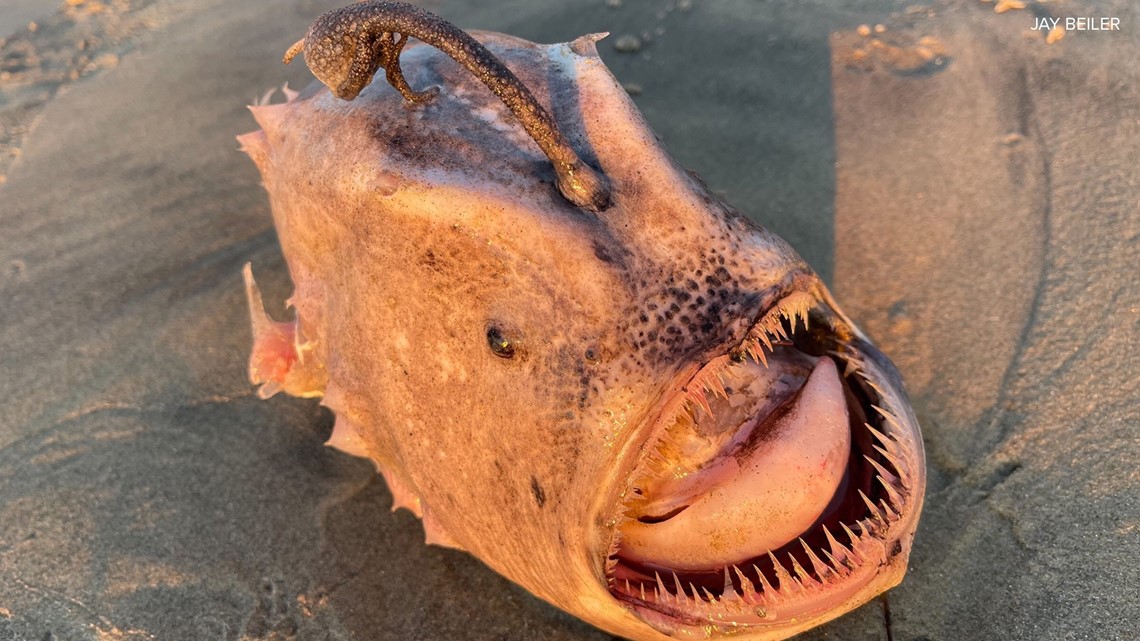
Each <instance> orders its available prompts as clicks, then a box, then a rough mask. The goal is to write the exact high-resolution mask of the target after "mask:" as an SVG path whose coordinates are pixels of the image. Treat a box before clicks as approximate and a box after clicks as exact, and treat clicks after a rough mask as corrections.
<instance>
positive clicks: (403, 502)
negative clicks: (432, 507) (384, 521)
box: [380, 467, 431, 543]
mask: <svg viewBox="0 0 1140 641" xmlns="http://www.w3.org/2000/svg"><path fill="white" fill-rule="evenodd" d="M380 474H381V475H382V476H383V477H384V482H385V483H387V484H388V491H389V492H391V493H392V511H393V512H395V511H396V510H399V509H401V508H402V509H405V510H407V511H409V512H411V513H412V514H415V515H416V516H417V517H420V518H423V516H424V509H423V504H422V503H421V502H420V497H419V496H416V493H415V492H413V491H411V490H410V489H408V487H407V486H406V485H404V483H403V482H401V481H400V478H399V477H398V476H396V475H395V474H392V473H391V472H389V471H388V470H386V469H384V468H383V467H381V468H380ZM428 543H431V541H428Z"/></svg>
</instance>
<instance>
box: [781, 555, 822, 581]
mask: <svg viewBox="0 0 1140 641" xmlns="http://www.w3.org/2000/svg"><path fill="white" fill-rule="evenodd" d="M788 558H789V559H790V560H791V562H792V571H793V572H795V573H796V577H797V578H798V581H797V583H799V584H800V585H802V586H804V587H810V586H812V585H815V584H816V583H817V582H816V580H815V579H813V578H812V577H811V574H809V573H808V571H807V570H805V569H804V568H803V566H802V565H800V562H799V561H797V560H796V557H794V556H792V553H791V552H789V553H788Z"/></svg>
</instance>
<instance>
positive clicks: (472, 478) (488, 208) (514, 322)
mask: <svg viewBox="0 0 1140 641" xmlns="http://www.w3.org/2000/svg"><path fill="white" fill-rule="evenodd" d="M473 35H474V36H475V37H476V38H477V39H478V40H479V41H481V42H482V43H483V44H484V45H485V46H487V47H488V48H489V49H491V51H492V52H494V53H495V54H496V55H497V56H498V57H500V58H501V59H502V60H503V61H504V62H505V63H506V64H507V65H508V66H509V67H510V68H511V69H512V70H513V71H514V72H515V74H516V75H517V76H518V77H519V78H520V80H522V81H523V83H524V84H526V85H527V86H528V87H529V88H530V89H531V91H533V92H534V93H535V95H536V96H537V97H538V99H539V101H540V102H541V103H542V104H544V105H547V106H548V108H550V109H551V111H552V113H553V114H554V116H555V118H556V119H557V121H558V123H559V127H560V129H561V130H562V131H563V133H564V134H565V135H566V137H567V138H568V139H569V140H570V141H571V142H572V144H574V146H575V147H576V148H577V149H578V150H579V152H580V153H581V154H582V155H583V157H584V158H585V159H586V160H587V161H588V162H590V164H592V165H593V166H594V167H597V168H599V169H601V171H602V172H603V173H604V175H605V176H606V178H607V179H608V180H609V182H610V185H611V187H612V198H613V202H612V205H611V206H610V207H609V208H608V209H607V210H606V211H604V212H601V213H597V214H595V213H591V212H587V211H584V210H583V209H580V208H577V207H574V206H573V205H571V204H569V203H568V202H567V201H565V200H564V199H563V198H562V197H561V196H560V195H559V193H558V192H557V191H556V190H555V189H554V188H553V186H552V183H553V175H552V172H551V170H550V168H549V164H548V162H547V161H546V158H545V157H544V156H543V155H542V154H541V153H540V152H539V151H538V149H537V148H536V147H535V146H534V144H533V142H532V141H531V140H530V139H529V138H527V137H526V136H525V134H522V133H520V132H519V131H518V130H517V128H515V127H512V120H511V118H512V117H511V115H510V113H509V112H507V111H506V110H505V109H504V108H503V106H502V103H500V102H499V101H498V99H496V98H495V97H494V96H493V95H491V94H490V93H489V92H488V91H487V90H486V89H485V88H484V87H483V86H482V85H481V84H479V82H478V81H477V80H475V79H474V78H472V77H471V76H470V75H469V74H468V73H467V72H465V71H463V70H462V69H460V68H458V67H457V66H456V65H455V64H454V63H452V62H451V61H450V60H449V59H448V58H446V57H445V56H443V55H442V54H440V53H438V52H437V51H435V50H434V49H431V48H430V47H427V46H422V45H418V44H416V43H413V44H410V45H409V46H408V47H407V48H406V49H405V50H404V53H403V56H402V58H401V62H402V64H403V68H404V72H405V74H406V76H407V79H408V82H409V83H410V84H411V85H412V86H413V87H428V86H438V87H439V88H440V93H439V95H438V96H437V97H436V98H435V99H434V100H432V101H431V102H429V103H426V104H421V105H414V106H410V105H406V104H405V103H404V101H403V99H402V98H401V96H400V95H399V94H398V93H397V92H396V91H395V90H393V89H392V88H391V87H389V86H387V85H385V84H384V83H383V82H382V81H380V82H373V83H372V84H371V85H369V86H368V87H366V88H365V89H364V90H363V91H362V92H361V94H360V95H359V96H358V97H357V98H356V99H355V100H353V101H351V102H346V101H343V100H339V99H337V98H335V97H334V96H333V95H332V94H330V93H329V91H328V90H327V89H325V88H324V87H321V86H319V85H317V86H313V87H310V88H309V89H306V90H305V91H304V92H302V93H301V94H300V95H299V96H296V97H293V98H292V99H290V100H289V101H288V102H286V103H284V104H276V105H262V106H257V107H251V110H252V112H253V115H254V117H255V119H256V120H257V122H258V124H259V125H260V126H261V127H262V129H261V130H260V131H257V132H253V133H250V134H246V135H244V136H241V137H239V140H240V141H241V144H242V147H243V149H244V150H245V151H246V152H247V153H248V154H249V156H250V157H251V159H252V160H253V161H254V163H255V164H256V165H257V166H258V169H259V170H260V171H261V174H262V177H263V181H264V184H265V187H266V190H267V192H268V194H269V197H270V202H271V205H272V211H273V218H274V223H275V226H276V228H277V231H278V235H279V238H280V241H281V246H282V250H283V252H284V254H285V257H286V261H287V263H288V266H289V272H290V275H291V277H292V279H293V283H294V285H295V288H296V289H295V292H294V295H293V296H292V298H291V299H290V304H291V306H292V308H293V309H294V311H295V315H296V319H297V320H296V324H297V326H298V327H299V328H300V329H299V331H301V332H302V333H303V336H304V347H305V351H306V354H305V357H304V358H303V359H296V360H295V361H293V365H292V366H293V367H294V368H303V371H299V372H292V374H291V378H290V380H292V381H296V380H303V381H315V382H316V383H314V384H313V385H312V386H311V387H309V388H305V389H297V388H296V387H295V386H294V387H290V388H287V391H288V392H289V393H291V394H294V395H301V396H307V395H322V396H323V398H324V400H323V403H324V404H325V405H327V406H328V407H329V408H330V409H331V410H333V411H334V412H335V413H336V414H337V416H338V426H341V425H343V426H345V429H351V430H355V431H354V433H352V434H349V435H348V436H350V437H351V439H350V440H351V442H352V443H353V444H354V445H353V448H352V449H353V452H354V453H356V454H363V455H366V456H367V457H368V458H370V459H372V460H373V461H374V462H375V463H376V465H377V466H378V467H379V468H380V469H381V471H382V472H383V474H384V476H385V478H386V479H388V481H389V483H390V484H391V485H393V486H394V487H398V488H399V496H398V497H397V498H398V500H399V501H400V502H401V503H402V504H403V505H404V506H408V507H409V509H422V513H423V521H424V526H425V529H426V530H427V538H428V540H429V541H432V542H437V543H441V544H444V545H448V546H451V547H458V548H461V549H464V550H467V551H468V552H470V553H471V554H473V555H474V556H476V557H478V558H479V559H481V560H482V561H484V562H485V563H486V564H487V565H488V566H490V567H491V568H492V569H494V570H495V571H497V572H499V573H501V574H503V575H504V576H506V577H508V578H510V579H511V580H513V581H515V582H517V583H519V584H520V585H522V586H523V587H525V588H526V589H528V590H530V591H531V592H533V593H534V594H536V595H537V596H539V597H541V598H543V599H545V600H546V601H548V602H550V603H552V604H554V605H555V606H557V607H559V608H561V609H563V610H566V611H568V612H570V613H572V614H575V615H577V616H579V617H581V618H583V619H585V620H587V621H589V622H590V623H592V624H594V625H596V626H598V627H601V628H603V629H606V630H608V631H610V632H612V633H614V634H619V635H622V636H625V637H628V638H632V639H647V640H648V639H665V638H675V637H688V636H694V635H695V636H700V637H704V636H705V633H706V631H708V627H707V626H690V625H680V624H676V623H675V622H670V621H660V620H653V617H645V616H644V613H641V614H639V613H636V612H635V611H634V610H633V609H631V608H629V607H627V606H625V605H623V604H622V603H620V602H618V601H617V600H615V599H614V598H613V597H612V596H611V595H610V593H609V591H608V589H607V587H606V578H605V556H606V553H607V550H608V549H609V545H610V542H611V539H612V537H613V532H614V528H615V525H616V522H617V514H616V513H615V510H616V506H617V505H618V504H619V496H620V494H621V493H622V492H623V491H624V490H625V488H626V482H627V480H628V477H629V475H630V474H631V473H632V471H633V468H634V466H635V465H636V463H637V462H638V460H640V458H641V456H642V455H644V454H645V452H646V450H647V448H648V447H649V445H650V443H651V440H652V438H653V434H652V425H653V422H654V421H653V419H654V418H655V417H656V414H657V413H658V412H659V411H660V408H661V406H662V405H663V403H665V402H666V400H667V398H668V397H669V396H670V394H672V393H674V392H675V391H676V390H678V389H679V388H680V386H681V385H683V384H684V382H685V381H687V380H688V379H689V378H691V377H692V376H693V374H694V373H695V372H696V371H697V370H698V369H699V367H700V366H701V365H702V364H703V363H705V362H708V361H709V360H710V359H712V358H714V357H717V356H721V355H723V354H725V353H726V352H727V351H728V350H729V349H730V348H732V347H733V346H735V345H737V344H739V343H740V342H741V341H742V340H743V339H744V338H745V335H746V333H747V332H748V330H749V328H751V327H752V326H753V325H754V324H755V323H756V322H757V320H758V319H759V317H760V316H761V315H762V314H763V312H764V311H766V310H767V309H768V308H769V307H770V306H771V305H772V304H773V303H775V302H776V301H777V300H779V299H781V298H782V297H783V296H785V295H786V294H787V293H789V292H791V291H793V290H794V291H810V292H813V293H814V294H815V295H816V296H817V297H818V298H819V299H820V300H823V301H827V302H829V303H833V301H831V298H830V295H829V294H827V292H826V289H825V288H824V286H823V284H822V283H821V282H820V281H819V279H818V277H817V276H816V275H815V273H814V272H813V271H812V270H811V268H810V267H809V266H808V265H807V264H806V263H805V262H804V261H803V260H802V259H801V258H800V257H799V256H798V255H797V254H796V253H795V251H794V250H793V249H792V248H791V247H789V246H788V245H787V243H785V242H784V241H783V240H782V239H780V238H779V237H777V236H775V235H774V234H772V233H771V232H769V231H767V230H765V229H763V228H761V227H759V226H758V225H756V224H754V223H752V222H751V221H749V220H748V219H747V218H746V217H744V216H743V215H741V214H739V213H738V212H736V211H735V210H734V209H732V208H731V207H729V206H728V205H726V204H724V203H722V202H720V201H719V200H718V199H717V198H716V197H715V196H713V195H712V194H710V193H709V191H708V190H707V189H706V187H705V186H704V185H703V184H702V183H701V181H700V180H699V178H697V177H695V176H694V175H692V174H690V173H688V172H686V171H684V170H683V169H682V168H680V167H679V166H677V165H676V163H675V162H674V161H673V160H672V159H671V158H670V157H669V156H668V155H667V154H666V153H665V151H664V150H663V149H662V148H661V146H660V145H659V143H658V140H657V139H656V137H655V135H654V134H653V132H652V131H651V130H650V129H649V127H648V126H647V125H646V123H645V122H644V120H643V119H642V117H641V115H640V113H639V112H638V111H637V109H636V107H635V106H634V105H633V103H632V102H631V101H630V100H629V97H628V96H627V94H626V92H625V90H624V89H623V88H622V87H621V85H620V84H619V83H618V82H617V81H616V80H615V79H614V78H613V76H612V75H610V73H609V72H608V70H607V69H606V68H605V66H604V64H603V63H602V62H601V60H600V58H599V57H598V56H597V53H596V50H594V44H593V43H594V41H595V40H596V37H592V36H587V37H584V38H582V39H579V40H578V41H575V42H574V43H567V44H556V45H536V44H533V43H529V42H526V41H524V40H520V39H517V38H514V37H511V36H505V35H502V34H493V33H479V32H475V33H473ZM833 307H834V305H833ZM835 309H838V308H837V307H836V308H835ZM844 320H845V321H846V319H844ZM848 324H849V322H848ZM850 327H851V328H852V332H853V333H852V335H851V337H850V340H851V341H853V342H857V343H859V344H860V346H861V349H862V351H863V353H865V354H869V355H870V356H869V358H870V359H871V360H873V361H875V363H878V364H879V369H880V370H881V372H882V376H881V380H880V384H881V385H883V386H884V388H885V396H886V397H888V400H889V403H888V404H889V405H890V406H891V407H892V408H893V409H896V411H899V412H900V413H901V414H902V415H901V416H900V420H901V421H902V422H904V423H908V424H910V425H914V420H913V414H912V413H910V410H909V405H908V404H907V402H906V398H905V393H904V392H902V387H901V382H900V381H899V380H898V377H897V373H896V372H894V369H893V367H891V366H890V365H889V361H886V359H885V358H882V357H881V355H878V352H877V351H875V350H873V348H872V347H870V345H869V343H866V342H865V339H863V337H862V336H861V335H860V334H858V333H857V330H855V329H854V326H853V325H850ZM492 328H493V329H495V330H497V331H498V332H499V334H501V335H503V336H507V337H508V338H510V339H511V340H512V344H513V345H514V346H515V350H514V354H513V356H512V357H511V358H503V357H500V356H499V355H497V354H496V353H494V352H493V351H492V350H491V349H489V348H488V340H487V337H488V334H489V331H490V329H492ZM258 341H259V337H258V336H257V335H255V349H254V353H255V355H256V354H257V352H258V346H259V345H260V343H259V342H258ZM279 343H280V341H279V340H278V341H277V343H275V345H278V346H279ZM880 361H881V362H880ZM326 381H327V382H326ZM260 382H267V383H270V384H273V383H274V381H272V380H265V381H260ZM899 408H901V410H900V409H899ZM342 419H343V420H342ZM915 438H916V440H917V429H915ZM917 456H918V459H917V461H916V479H917V482H918V483H919V487H918V500H917V504H916V506H915V509H914V510H913V514H912V515H909V516H910V518H909V520H908V521H907V522H906V523H904V526H905V527H900V532H901V533H902V534H901V535H900V537H899V541H900V548H899V550H898V551H896V552H895V553H893V554H889V555H888V554H886V553H885V552H884V554H883V556H884V558H883V565H882V567H881V568H880V569H879V570H878V571H877V572H878V573H877V575H876V576H875V578H874V579H872V580H871V581H870V582H868V584H867V585H866V587H865V589H863V590H861V591H860V593H859V594H856V595H854V596H852V597H851V598H850V599H849V600H848V601H847V602H845V603H843V604H841V605H839V606H838V607H835V608H832V609H831V610H829V611H827V612H822V613H816V614H813V615H811V616H805V617H802V618H800V619H799V620H797V621H793V622H791V623H787V622H785V623H783V624H781V625H778V626H776V625H773V626H761V627H758V628H756V629H754V630H751V632H752V633H751V634H748V635H741V636H742V638H749V639H782V638H786V637H787V636H790V635H792V634H795V633H796V632H799V631H802V630H804V629H807V628H810V627H813V626H815V625H817V624H819V623H821V622H823V621H826V620H829V619H831V618H834V617H835V616H838V615H839V614H842V613H843V612H845V611H847V610H849V609H851V608H853V607H856V606H858V605H859V604H861V603H862V602H865V601H866V600H867V599H869V598H871V597H872V596H874V595H875V594H877V593H878V592H881V591H882V590H883V589H886V588H889V587H891V586H892V585H894V584H896V583H897V582H898V581H899V580H901V576H902V573H903V572H904V571H905V564H906V563H905V562H906V557H907V554H908V553H909V548H910V537H912V536H913V530H914V526H915V524H916V523H917V514H918V509H919V507H920V505H921V482H922V481H921V477H922V472H921V469H920V468H921V444H920V443H918V444H917ZM413 505H414V506H415V508H413V507H411V506H413Z"/></svg>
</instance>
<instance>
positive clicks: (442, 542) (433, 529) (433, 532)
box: [423, 509, 463, 550]
mask: <svg viewBox="0 0 1140 641" xmlns="http://www.w3.org/2000/svg"><path fill="white" fill-rule="evenodd" d="M423 522H424V543H426V544H428V545H438V546H440V547H445V548H451V549H453V550H463V546H461V545H459V544H458V543H456V542H455V539H453V538H451V535H450V534H448V533H447V532H446V531H445V530H444V529H443V526H442V525H440V524H439V521H437V520H436V519H435V516H434V515H433V514H432V513H431V510H428V509H425V510H424V517H423Z"/></svg>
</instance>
